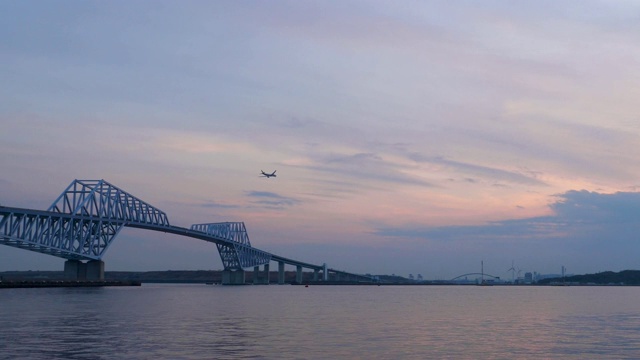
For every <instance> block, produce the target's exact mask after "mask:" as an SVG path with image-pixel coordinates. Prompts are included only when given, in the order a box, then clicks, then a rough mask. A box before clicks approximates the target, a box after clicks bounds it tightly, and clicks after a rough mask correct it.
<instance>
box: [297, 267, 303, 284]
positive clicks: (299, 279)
mask: <svg viewBox="0 0 640 360" xmlns="http://www.w3.org/2000/svg"><path fill="white" fill-rule="evenodd" d="M296 282H297V283H298V284H301V283H302V266H300V265H298V266H296Z"/></svg>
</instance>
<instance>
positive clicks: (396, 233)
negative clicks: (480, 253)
mask: <svg viewBox="0 0 640 360" xmlns="http://www.w3.org/2000/svg"><path fill="white" fill-rule="evenodd" d="M557 198H558V200H557V201H556V202H555V203H553V204H551V205H550V208H551V210H553V213H554V214H553V215H551V216H542V217H533V218H526V219H513V220H503V221H497V222H490V223H487V224H484V225H473V226H435V227H421V226H403V227H381V228H378V229H376V230H375V232H374V233H375V234H376V235H380V236H386V237H399V238H401V237H409V238H424V239H428V240H431V241H444V242H447V241H454V242H465V241H474V242H475V241H484V242H486V243H487V244H493V245H496V244H499V243H505V242H534V243H535V242H537V241H541V243H546V242H547V241H549V240H556V241H569V242H571V243H578V244H579V243H581V242H582V243H583V244H589V243H593V242H594V241H595V242H604V241H606V242H607V243H613V242H616V243H625V242H629V241H634V242H638V245H640V238H639V237H638V235H637V234H639V233H640V221H638V214H640V193H637V192H636V193H630V192H618V193H615V194H600V193H597V192H589V191H586V190H582V191H575V190H571V191H567V192H565V193H563V194H559V195H557Z"/></svg>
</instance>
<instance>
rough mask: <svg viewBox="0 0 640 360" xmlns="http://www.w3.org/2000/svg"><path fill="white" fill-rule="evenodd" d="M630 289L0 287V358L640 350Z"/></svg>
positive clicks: (613, 355)
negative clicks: (1, 288) (0, 289)
mask: <svg viewBox="0 0 640 360" xmlns="http://www.w3.org/2000/svg"><path fill="white" fill-rule="evenodd" d="M639 292H640V291H639V290H638V289H636V288H613V287H607V288H599V287H594V288H536V287H520V288H518V287H491V288H481V287H444V286H438V287H428V286H424V287H358V286H355V287H348V286H342V287H340V286H338V287H332V286H315V287H313V286H312V287H309V288H304V287H298V286H246V287H222V286H205V285H143V286H142V287H136V288H102V289H3V290H2V291H0V304H1V305H2V306H0V339H2V340H3V341H0V358H6V359H16V358H29V359H56V358H57V359H113V358H127V359H148V358H161V359H209V358H211V359H213V358H215V359H327V358H336V359H389V358H408V359H424V358H452V359H453V358H455V359H503V358H505V359H506V358H508V359H513V358H519V359H521V358H542V359H585V358H598V359H603V358H609V359H624V358H628V359H632V358H640V344H639V343H638V341H637V340H636V339H637V334H638V331H639V330H640V311H639V310H640V305H639V304H637V303H636V302H635V301H634V299H635V298H636V297H637V295H638V294H639Z"/></svg>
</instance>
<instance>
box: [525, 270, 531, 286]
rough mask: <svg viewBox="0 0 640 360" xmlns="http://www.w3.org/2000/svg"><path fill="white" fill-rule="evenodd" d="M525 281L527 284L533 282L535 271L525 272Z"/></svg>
mask: <svg viewBox="0 0 640 360" xmlns="http://www.w3.org/2000/svg"><path fill="white" fill-rule="evenodd" d="M524 283H525V284H531V283H533V273H530V272H527V273H524Z"/></svg>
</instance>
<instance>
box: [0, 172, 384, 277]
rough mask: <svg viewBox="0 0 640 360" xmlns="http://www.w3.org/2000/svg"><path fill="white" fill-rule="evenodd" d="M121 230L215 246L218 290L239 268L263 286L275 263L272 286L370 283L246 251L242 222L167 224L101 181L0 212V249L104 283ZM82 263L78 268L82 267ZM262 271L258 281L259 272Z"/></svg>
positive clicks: (77, 183) (75, 183) (75, 184)
mask: <svg viewBox="0 0 640 360" xmlns="http://www.w3.org/2000/svg"><path fill="white" fill-rule="evenodd" d="M124 227H134V228H140V229H147V230H154V231H162V232H165V233H171V234H176V235H182V236H188V237H192V238H196V239H200V240H204V241H208V242H212V243H214V244H216V247H217V248H218V253H219V254H220V258H221V259H222V264H223V266H224V272H223V284H244V283H245V272H244V269H245V268H250V267H253V268H254V272H255V273H254V283H256V284H257V283H265V282H266V283H268V281H269V263H270V262H271V261H275V262H277V263H278V283H280V284H284V267H285V265H292V266H295V267H296V271H297V273H296V281H297V282H298V283H301V282H302V269H303V268H306V269H311V270H313V271H314V280H316V281H318V280H324V281H327V280H329V276H330V274H333V277H334V278H339V279H341V280H349V281H366V282H370V281H372V279H371V277H369V276H366V275H359V274H351V273H347V272H343V271H338V270H334V269H329V268H327V266H326V264H323V265H314V264H309V263H305V262H301V261H297V260H292V259H288V258H285V257H282V256H277V255H274V254H271V253H268V252H266V251H263V250H259V249H256V248H254V247H252V246H251V242H250V241H249V236H248V234H247V230H246V228H245V225H244V223H242V222H221V223H207V224H194V225H192V226H191V227H190V228H183V227H178V226H173V225H170V224H169V219H168V218H167V215H166V214H165V213H164V212H163V211H161V210H159V209H157V208H155V207H153V206H151V205H149V204H148V203H146V202H144V201H142V200H140V199H138V198H136V197H134V196H133V195H131V194H129V193H127V192H126V191H123V190H122V189H119V188H118V187H116V186H114V185H112V184H110V183H108V182H106V181H105V180H74V181H73V182H72V183H71V184H70V185H69V186H68V187H67V189H66V190H65V191H63V192H62V194H61V195H60V196H59V197H58V198H57V199H56V200H55V201H54V202H53V204H52V205H51V206H50V207H49V209H47V210H46V211H42V210H33V209H22V208H14V207H5V206H0V244H4V245H8V246H13V247H17V248H21V249H25V250H30V251H35V252H39V253H43V254H49V255H53V256H57V257H60V258H64V259H67V261H66V262H65V267H64V270H65V275H66V277H67V278H68V279H87V280H103V279H104V262H103V261H102V256H103V255H104V253H105V252H106V251H107V249H108V248H109V246H110V245H111V243H112V242H113V240H114V239H115V237H116V236H117V235H118V233H119V232H120V230H122V228H124ZM83 261H84V262H83ZM260 266H264V270H263V271H264V273H265V274H266V276H262V281H260V280H259V278H260V277H259V276H258V275H259V267H260Z"/></svg>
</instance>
